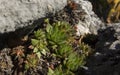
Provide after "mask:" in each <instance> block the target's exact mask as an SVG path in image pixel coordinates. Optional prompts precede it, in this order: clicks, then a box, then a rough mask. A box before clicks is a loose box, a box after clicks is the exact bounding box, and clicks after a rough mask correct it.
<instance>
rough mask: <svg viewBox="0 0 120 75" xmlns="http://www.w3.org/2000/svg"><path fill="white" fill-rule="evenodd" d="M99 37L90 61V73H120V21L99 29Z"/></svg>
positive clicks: (104, 74)
mask: <svg viewBox="0 0 120 75" xmlns="http://www.w3.org/2000/svg"><path fill="white" fill-rule="evenodd" d="M98 39H99V41H98V43H97V44H96V49H95V50H96V52H95V54H94V55H93V56H92V57H91V59H90V61H89V70H90V74H89V75H120V71H119V69H120V23H113V24H111V26H108V27H106V28H105V29H102V30H99V38H98Z"/></svg>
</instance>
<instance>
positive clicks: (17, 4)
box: [0, 0, 67, 33]
mask: <svg viewBox="0 0 120 75" xmlns="http://www.w3.org/2000/svg"><path fill="white" fill-rule="evenodd" d="M66 4H67V0H0V33H4V32H10V31H15V30H16V29H19V28H23V27H26V26H29V25H31V24H32V22H33V21H35V20H37V19H39V18H43V17H46V15H47V14H49V13H55V12H56V11H59V10H61V9H62V8H63V7H64V6H65V5H66Z"/></svg>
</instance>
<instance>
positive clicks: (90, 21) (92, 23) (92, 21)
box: [75, 0, 104, 35]
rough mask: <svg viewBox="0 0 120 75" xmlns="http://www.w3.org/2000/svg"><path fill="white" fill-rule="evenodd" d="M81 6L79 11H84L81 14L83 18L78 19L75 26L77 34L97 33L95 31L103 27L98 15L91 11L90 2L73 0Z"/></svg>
mask: <svg viewBox="0 0 120 75" xmlns="http://www.w3.org/2000/svg"><path fill="white" fill-rule="evenodd" d="M75 2H76V3H78V4H79V5H80V7H81V9H80V10H79V11H82V13H85V14H84V15H82V17H83V19H80V20H79V22H78V24H77V27H78V30H77V35H84V34H87V33H89V34H95V35H96V34H97V31H98V30H99V29H100V28H102V27H104V24H103V22H102V21H101V20H100V19H99V18H98V16H97V15H96V14H95V13H94V12H93V7H92V4H91V3H90V2H89V1H87V0H75Z"/></svg>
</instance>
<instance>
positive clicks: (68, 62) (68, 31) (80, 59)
mask: <svg viewBox="0 0 120 75" xmlns="http://www.w3.org/2000/svg"><path fill="white" fill-rule="evenodd" d="M45 23H46V27H45V28H43V29H39V30H37V31H35V32H34V35H35V38H34V39H32V45H33V47H34V50H33V52H34V53H35V54H36V55H37V56H38V58H39V59H40V58H41V56H46V54H47V52H50V53H51V54H52V55H53V56H54V57H57V58H59V59H60V64H59V65H57V66H56V67H54V68H51V67H48V75H74V71H76V70H77V69H78V67H81V66H83V65H84V64H85V58H86V56H87V55H86V54H87V52H88V51H89V50H90V48H89V47H88V46H86V45H85V44H84V46H83V45H80V44H81V43H77V44H76V45H77V47H78V49H79V51H80V52H81V53H77V51H78V50H77V51H75V48H76V46H74V44H75V41H76V40H75V36H74V34H75V30H74V29H73V27H72V26H70V25H69V24H68V23H66V22H60V21H58V22H56V23H53V24H50V23H49V20H48V19H46V20H45ZM82 46H83V47H82Z"/></svg>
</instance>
